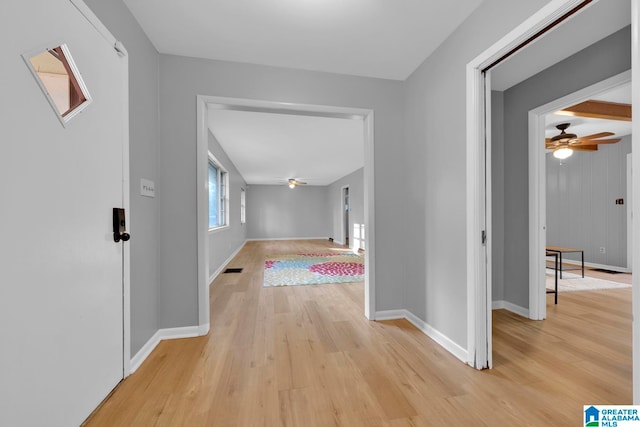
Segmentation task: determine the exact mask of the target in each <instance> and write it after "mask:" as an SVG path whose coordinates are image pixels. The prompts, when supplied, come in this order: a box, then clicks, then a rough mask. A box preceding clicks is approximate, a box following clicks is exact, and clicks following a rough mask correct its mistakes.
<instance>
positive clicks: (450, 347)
mask: <svg viewBox="0 0 640 427" xmlns="http://www.w3.org/2000/svg"><path fill="white" fill-rule="evenodd" d="M393 319H407V320H408V321H409V323H411V324H412V325H413V326H415V327H416V328H418V330H420V331H421V332H422V333H423V334H425V335H426V336H428V337H429V338H431V339H432V340H434V341H435V342H436V343H437V344H438V345H440V346H441V347H443V348H444V349H445V350H447V351H448V352H449V353H451V354H453V355H454V356H455V357H457V358H458V359H460V361H462V362H463V363H465V364H466V363H467V362H468V359H469V352H468V351H467V350H466V349H464V348H462V347H461V346H459V345H458V344H456V343H455V342H453V341H452V340H451V339H450V338H449V337H447V336H446V335H445V334H443V333H442V332H440V331H438V330H437V329H435V328H434V327H433V326H431V325H429V324H428V323H427V322H425V321H424V320H422V319H420V318H419V317H418V316H416V315H415V314H413V313H411V312H410V311H409V310H385V311H377V312H376V320H393Z"/></svg>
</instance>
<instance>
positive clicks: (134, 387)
mask: <svg viewBox="0 0 640 427" xmlns="http://www.w3.org/2000/svg"><path fill="white" fill-rule="evenodd" d="M331 249H334V250H339V249H340V247H339V246H337V245H333V244H331V243H329V242H324V241H296V242H289V241H286V242H283V241H278V242H275V241H271V242H249V243H247V245H246V246H245V247H244V249H243V250H242V251H241V252H240V253H239V254H238V255H237V256H236V258H235V259H234V260H233V261H232V262H231V263H230V265H229V267H243V268H244V271H243V272H242V273H240V274H222V275H220V276H219V277H218V278H217V279H216V280H215V281H214V283H213V284H212V286H211V331H210V333H209V335H208V336H205V337H199V338H191V339H181V340H171V341H163V342H162V343H160V344H159V345H158V347H157V348H156V350H155V351H154V352H153V353H152V354H151V356H150V357H149V358H148V359H147V361H146V362H145V363H144V364H143V365H142V366H141V367H140V368H139V369H138V371H137V372H135V373H134V374H133V375H131V376H130V377H128V378H127V379H125V380H124V381H123V382H122V383H121V384H120V386H119V387H118V388H117V389H116V390H115V392H114V393H113V394H112V395H111V396H110V397H109V399H107V400H106V401H105V402H104V404H103V405H102V406H101V407H100V408H99V409H98V410H97V411H96V412H95V413H94V414H93V416H92V417H91V418H90V419H89V420H87V422H86V425H87V426H436V425H442V426H475V425H492V426H526V425H530V426H540V425H545V426H568V425H580V423H581V420H582V405H584V404H592V403H599V404H631V393H632V384H631V290H630V289H618V290H607V291H593V292H571V293H563V294H562V295H561V299H560V304H559V305H557V306H554V304H553V301H552V299H551V298H552V296H549V297H548V301H547V312H548V320H545V321H539V322H536V321H531V320H528V319H524V318H521V317H519V316H517V315H515V314H512V313H510V312H507V311H505V310H496V311H494V313H493V321H494V328H493V348H494V352H493V355H494V365H495V368H494V369H492V370H485V371H476V370H474V369H472V368H470V367H468V366H466V365H465V364H463V363H462V362H460V361H459V360H458V359H456V358H455V357H453V356H452V355H450V354H449V353H448V352H447V351H445V350H444V349H442V348H441V347H440V346H438V345H437V344H435V343H434V342H433V341H431V340H430V339H429V338H427V337H426V336H425V335H424V334H422V333H421V332H420V331H418V330H417V329H416V328H414V327H413V326H412V325H411V324H410V323H408V322H407V321H405V320H394V321H381V322H369V321H367V320H366V319H365V318H364V316H363V301H364V290H363V285H362V284H361V283H351V284H336V285H315V286H289V287H277V288H263V287H262V268H263V262H264V261H263V260H264V257H265V256H266V255H273V254H286V253H299V252H315V251H327V250H331Z"/></svg>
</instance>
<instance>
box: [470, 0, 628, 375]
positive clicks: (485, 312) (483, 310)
mask: <svg viewBox="0 0 640 427" xmlns="http://www.w3.org/2000/svg"><path fill="white" fill-rule="evenodd" d="M582 1H583V0H552V1H550V2H549V3H548V4H546V5H545V6H544V7H543V8H542V9H540V10H539V11H538V12H536V13H535V14H533V15H532V16H530V17H529V18H528V19H527V20H526V21H524V22H523V23H522V24H520V25H518V26H517V27H516V28H515V29H513V30H512V31H511V32H510V33H508V34H507V35H505V36H504V37H503V38H502V39H500V40H499V41H498V42H496V43H495V44H493V45H492V46H491V47H489V48H488V49H486V50H485V51H484V52H482V53H481V54H480V55H478V56H477V57H476V58H475V59H473V60H472V61H471V62H469V63H468V64H467V71H466V74H467V78H466V80H467V83H466V87H467V102H466V104H467V117H466V127H467V149H466V153H467V185H466V189H467V245H466V246H467V350H468V360H467V363H468V364H469V365H471V366H473V367H475V368H477V369H483V368H487V367H490V362H491V355H490V352H491V316H490V314H491V299H492V298H491V286H487V268H486V266H487V265H491V261H492V260H491V253H490V252H488V251H487V246H485V245H484V243H483V241H482V232H483V231H485V232H486V230H487V228H486V224H490V223H491V212H487V210H486V207H485V205H487V204H489V203H486V200H487V199H486V197H487V189H486V186H485V184H484V183H485V174H486V175H487V176H490V174H491V169H490V165H489V168H486V166H487V165H486V164H485V155H484V152H485V138H486V137H487V135H486V133H485V132H486V129H485V119H486V115H485V114H486V108H485V107H486V101H487V97H486V93H485V78H484V70H485V69H486V68H487V67H489V66H490V65H491V64H493V63H494V62H495V61H498V60H500V59H501V58H502V57H503V56H504V55H506V54H507V53H508V52H510V51H511V50H513V49H515V48H516V47H518V46H519V45H520V44H522V43H523V42H525V41H526V40H528V39H529V38H530V37H532V36H534V35H535V34H537V33H538V32H539V31H541V30H543V29H544V28H546V27H547V26H549V25H550V24H552V23H553V22H555V21H556V20H557V19H558V18H560V17H562V16H563V15H564V14H566V13H568V12H570V11H571V10H572V9H573V8H575V7H576V6H578V5H579V4H581V3H582ZM634 1H635V0H634ZM489 138H490V135H489ZM489 144H490V141H489ZM489 146H490V145H489ZM487 214H488V215H487ZM488 238H489V239H491V236H490V235H489V236H488ZM489 273H490V270H489Z"/></svg>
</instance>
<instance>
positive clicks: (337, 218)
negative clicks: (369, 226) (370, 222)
mask: <svg viewBox="0 0 640 427" xmlns="http://www.w3.org/2000/svg"><path fill="white" fill-rule="evenodd" d="M347 185H348V186H349V204H350V205H351V206H350V212H349V235H350V236H351V238H350V240H349V247H350V248H353V243H354V240H353V239H354V237H355V236H354V235H353V224H363V226H364V168H360V169H358V170H357V171H355V172H353V173H350V174H349V175H347V176H345V177H342V178H340V179H339V180H337V181H335V182H334V183H333V184H331V185H329V186H328V187H327V189H326V191H327V206H328V208H329V211H328V213H327V215H328V216H329V217H330V219H331V231H330V234H329V235H330V236H331V237H333V238H334V239H335V241H336V243H340V244H344V241H343V240H342V236H343V231H342V221H343V212H342V187H344V186H347Z"/></svg>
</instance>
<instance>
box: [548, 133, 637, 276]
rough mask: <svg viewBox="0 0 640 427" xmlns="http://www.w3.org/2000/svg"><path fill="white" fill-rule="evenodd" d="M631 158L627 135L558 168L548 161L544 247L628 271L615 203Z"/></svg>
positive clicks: (623, 209)
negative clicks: (579, 251)
mask: <svg viewBox="0 0 640 427" xmlns="http://www.w3.org/2000/svg"><path fill="white" fill-rule="evenodd" d="M603 130H607V129H606V127H605V128H603ZM630 152H631V136H630V135H627V136H625V137H624V138H622V141H620V142H618V143H617V144H612V145H600V147H599V149H598V151H596V152H593V153H590V152H580V151H576V152H574V153H573V155H572V156H571V157H569V158H568V159H566V160H563V164H562V165H560V161H559V160H558V159H556V158H554V157H553V156H552V155H551V154H548V155H547V161H546V165H547V243H548V244H550V245H556V246H571V247H576V248H581V249H584V259H585V261H586V262H593V263H597V264H603V265H607V266H617V267H626V266H627V205H626V204H624V205H616V204H615V200H616V199H619V198H622V199H625V201H626V199H627V173H626V171H627V154H628V153H630ZM600 247H604V248H605V250H606V252H605V253H604V254H603V253H600V250H599V249H600ZM571 255H573V254H567V256H566V257H567V258H571ZM574 258H575V257H574ZM575 259H579V257H578V258H575Z"/></svg>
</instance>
